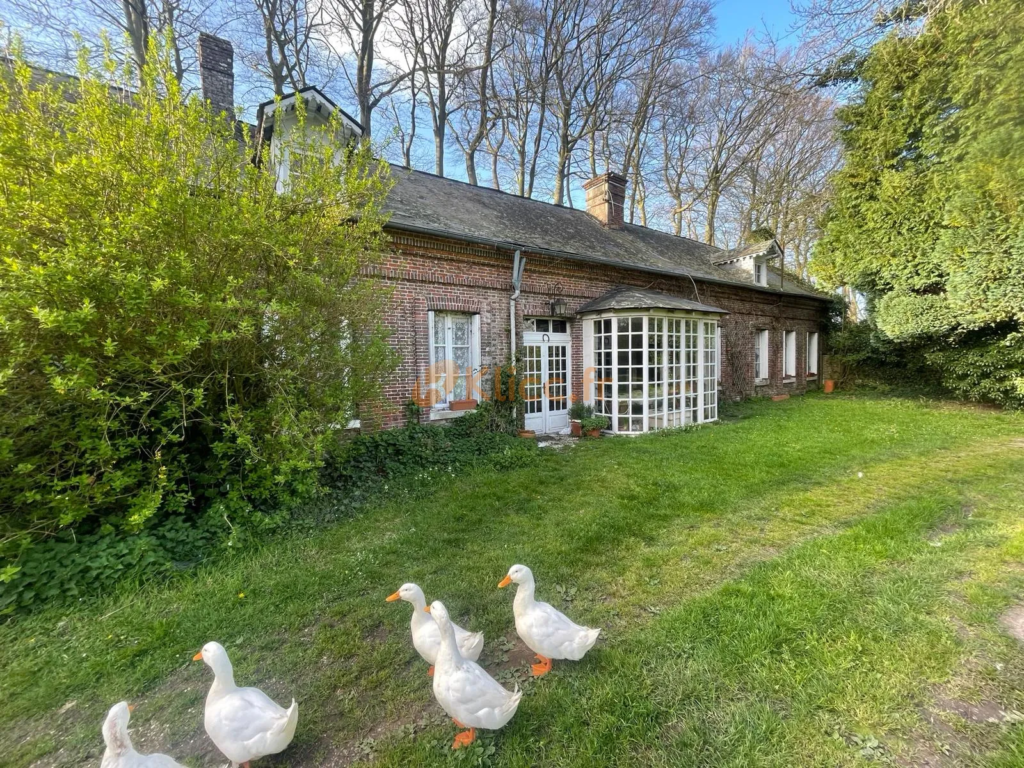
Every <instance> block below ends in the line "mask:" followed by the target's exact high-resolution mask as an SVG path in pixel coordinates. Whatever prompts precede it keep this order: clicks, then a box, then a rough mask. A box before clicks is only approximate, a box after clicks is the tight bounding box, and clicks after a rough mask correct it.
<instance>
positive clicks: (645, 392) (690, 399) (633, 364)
mask: <svg viewBox="0 0 1024 768" xmlns="http://www.w3.org/2000/svg"><path fill="white" fill-rule="evenodd" d="M724 314H727V313H726V312H725V311H724V310H721V309H718V308H716V307H711V306H708V305H706V304H700V303H698V302H695V301H689V300H687V299H681V298H679V297H677V296H671V295H669V294H665V293H660V292H658V291H648V290H642V289H638V288H618V289H615V290H613V291H610V292H609V293H607V294H605V295H604V296H601V297H599V298H597V299H594V300H593V301H591V302H589V303H588V304H585V305H584V306H582V307H581V308H580V309H579V317H580V320H581V322H582V325H583V370H584V397H585V399H586V401H587V402H588V403H589V404H591V405H593V406H594V412H595V413H597V414H601V415H605V416H607V417H608V418H609V422H610V423H609V429H610V431H612V432H614V433H617V434H639V433H643V432H652V431H654V430H657V429H665V428H668V427H681V426H685V425H687V424H699V423H702V422H706V421H715V420H716V419H717V418H718V380H719V363H720V348H721V337H720V329H719V320H720V319H721V317H722V315H724Z"/></svg>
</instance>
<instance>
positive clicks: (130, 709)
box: [128, 704, 135, 712]
mask: <svg viewBox="0 0 1024 768" xmlns="http://www.w3.org/2000/svg"><path fill="white" fill-rule="evenodd" d="M128 711H129V712H134V711H135V705H134V704H129V705H128Z"/></svg>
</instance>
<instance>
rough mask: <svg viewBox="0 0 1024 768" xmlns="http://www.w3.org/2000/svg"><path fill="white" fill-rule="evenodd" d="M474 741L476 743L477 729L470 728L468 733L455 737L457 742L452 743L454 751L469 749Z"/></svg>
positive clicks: (464, 732)
mask: <svg viewBox="0 0 1024 768" xmlns="http://www.w3.org/2000/svg"><path fill="white" fill-rule="evenodd" d="M460 727H461V726H460ZM474 741H476V728H470V729H469V730H468V731H463V732H462V733H458V734H456V735H455V741H453V742H452V749H462V748H463V747H468V746H469V745H470V744H472V743H473V742H474Z"/></svg>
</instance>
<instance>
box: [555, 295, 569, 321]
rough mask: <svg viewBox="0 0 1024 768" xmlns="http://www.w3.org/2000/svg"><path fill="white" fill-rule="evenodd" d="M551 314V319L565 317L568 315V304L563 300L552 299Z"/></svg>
mask: <svg viewBox="0 0 1024 768" xmlns="http://www.w3.org/2000/svg"><path fill="white" fill-rule="evenodd" d="M551 314H552V316H553V317H565V316H566V315H568V314H569V302H567V301H566V300H565V299H552V300H551Z"/></svg>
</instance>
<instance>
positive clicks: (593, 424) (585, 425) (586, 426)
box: [580, 416, 608, 437]
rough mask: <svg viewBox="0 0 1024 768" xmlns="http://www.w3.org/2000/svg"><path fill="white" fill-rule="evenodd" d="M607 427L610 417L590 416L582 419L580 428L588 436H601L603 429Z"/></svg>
mask: <svg viewBox="0 0 1024 768" xmlns="http://www.w3.org/2000/svg"><path fill="white" fill-rule="evenodd" d="M607 428H608V418H607V417H606V416H588V417H587V418H585V419H580V429H581V430H582V431H583V434H584V435H586V436H587V437H600V436H601V430H602V429H607Z"/></svg>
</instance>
